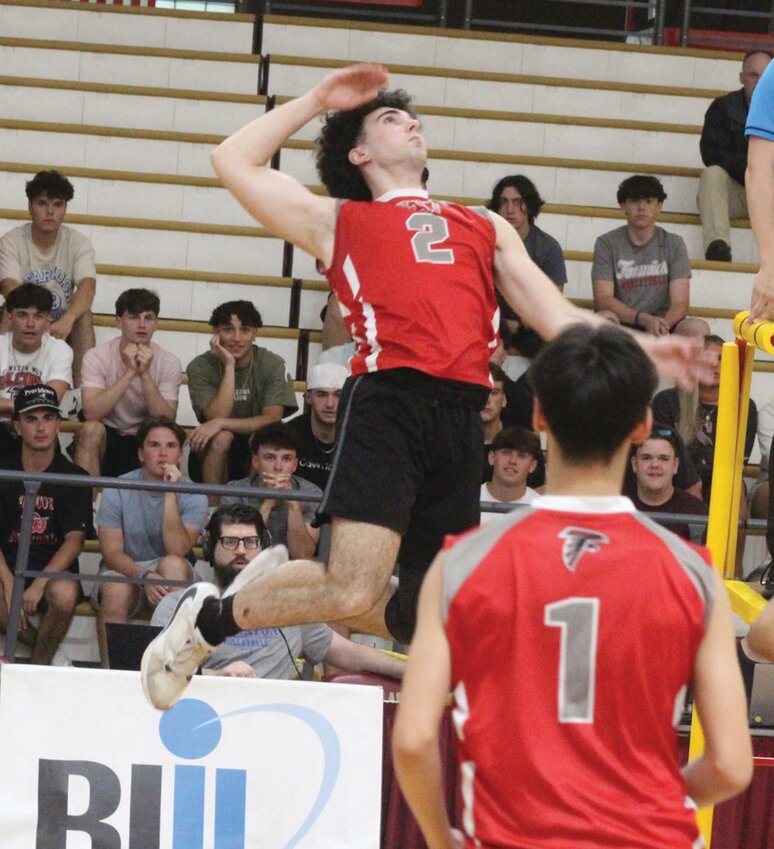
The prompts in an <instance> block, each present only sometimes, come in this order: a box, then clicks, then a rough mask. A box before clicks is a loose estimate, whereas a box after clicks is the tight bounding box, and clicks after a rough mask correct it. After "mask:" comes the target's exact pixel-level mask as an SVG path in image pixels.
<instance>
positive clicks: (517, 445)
mask: <svg viewBox="0 0 774 849" xmlns="http://www.w3.org/2000/svg"><path fill="white" fill-rule="evenodd" d="M542 453H543V452H542V451H541V449H540V437H539V436H538V435H537V434H536V433H534V432H533V431H531V430H525V429H524V428H522V427H506V428H505V429H504V430H501V431H500V433H498V434H497V436H495V438H494V439H493V440H492V445H491V448H490V449H489V465H490V466H491V467H492V480H491V481H490V482H489V483H482V484H481V502H482V503H483V502H485V501H497V502H500V503H501V504H529V503H530V502H531V501H534V500H535V498H537V495H538V494H537V492H536V491H535V490H534V489H532V488H531V487H530V486H527V479H528V478H529V476H530V475H531V474H532V473H533V472H534V471H535V469H537V466H538V459H539V458H540V457H541V455H542ZM499 515H502V514H500V513H485V512H483V511H482V512H481V524H482V525H483V524H485V523H486V522H491V521H492V519H494V518H496V517H497V516H499Z"/></svg>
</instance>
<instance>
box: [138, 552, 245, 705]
mask: <svg viewBox="0 0 774 849" xmlns="http://www.w3.org/2000/svg"><path fill="white" fill-rule="evenodd" d="M245 568H247V567H245ZM218 596H219V593H218V590H217V588H216V587H215V586H214V585H213V584H209V583H200V584H192V585H191V586H190V587H188V589H187V590H186V591H185V592H184V593H183V595H181V596H180V601H178V603H177V607H176V608H175V612H174V613H173V614H172V618H171V619H170V620H169V622H168V623H167V626H166V627H165V628H164V630H163V631H162V632H161V633H160V634H159V635H158V636H157V637H156V638H155V639H154V640H153V641H152V642H151V643H150V645H149V646H148V648H147V649H145V653H144V654H143V656H142V665H141V666H140V672H141V676H142V688H143V690H144V691H145V697H146V698H147V699H148V701H149V702H150V703H151V704H152V705H153V706H154V707H156V708H158V709H159V710H167V709H168V708H171V707H172V705H174V704H175V702H176V701H177V700H178V699H179V698H180V696H182V695H183V691H184V690H185V688H186V687H187V686H188V682H189V681H190V680H191V678H192V677H193V676H194V673H195V672H196V670H197V669H198V668H199V667H200V666H201V664H202V661H203V660H204V659H205V658H206V657H207V656H208V655H209V654H210V653H211V652H212V650H213V648H214V646H211V645H210V644H209V643H208V642H207V641H206V640H205V639H204V637H202V635H201V632H200V631H199V629H198V628H197V627H196V617H197V616H198V615H199V611H200V610H201V609H202V605H203V604H204V602H205V601H206V600H207V599H208V598H218Z"/></svg>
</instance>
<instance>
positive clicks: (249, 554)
mask: <svg viewBox="0 0 774 849" xmlns="http://www.w3.org/2000/svg"><path fill="white" fill-rule="evenodd" d="M264 533H265V525H264V523H263V519H262V518H261V515H260V513H259V512H258V511H257V510H255V509H254V508H252V507H248V506H247V505H246V504H230V505H228V506H225V507H218V509H217V510H216V511H215V512H214V513H213V514H212V517H211V519H210V521H209V524H208V525H207V536H208V542H207V546H206V551H205V557H207V559H208V560H209V562H210V565H211V566H212V568H213V571H214V573H215V579H214V582H213V583H214V584H215V586H216V587H217V588H218V590H219V591H220V592H221V593H223V592H225V591H226V590H228V589H229V587H233V585H234V581H235V580H236V579H237V578H238V576H239V574H240V572H241V571H242V570H243V569H244V568H245V566H247V564H248V563H249V562H250V561H251V560H252V559H253V558H254V557H255V556H256V555H257V554H258V553H259V552H260V551H261V549H262V548H263V544H267V541H266V540H265V539H264V540H263V544H262V538H263V535H264ZM203 547H204V546H203ZM232 591H233V590H232ZM180 595H181V592H175V593H170V594H169V595H167V596H165V597H164V598H163V599H162V600H161V602H160V603H159V605H158V607H157V608H156V610H155V611H154V612H153V618H152V619H151V624H152V625H161V626H164V625H166V624H167V622H169V620H170V619H171V618H172V613H173V612H174V610H175V605H176V604H177V601H178V599H179V597H180ZM297 659H302V660H304V661H306V662H308V663H310V664H311V665H312V666H316V665H317V664H319V663H323V662H325V663H330V664H333V666H335V667H336V668H337V669H340V670H343V671H346V672H373V673H376V674H377V675H387V676H390V677H392V678H401V677H403V668H404V666H405V664H404V662H403V661H402V660H399V659H398V658H395V657H391V656H390V655H388V654H385V653H384V652H380V651H377V650H376V649H373V648H371V647H370V646H363V645H358V644H357V643H353V642H351V641H350V640H348V639H346V638H345V637H342V636H340V635H339V634H337V633H336V632H335V631H333V630H332V629H331V628H329V627H328V626H327V625H322V624H317V625H300V626H291V627H288V628H257V629H254V630H252V631H245V632H244V633H241V634H238V635H237V636H236V637H229V638H227V639H226V640H225V642H223V643H222V644H221V645H219V646H218V647H217V648H216V649H215V651H213V653H212V654H211V655H210V656H209V657H208V658H207V660H206V661H205V662H204V664H203V666H202V674H203V675H225V676H228V677H232V678H274V679H286V680H287V679H294V678H300V677H302V675H301V672H302V670H301V669H300V668H299V667H300V665H299V664H298V663H297V662H296V660H297Z"/></svg>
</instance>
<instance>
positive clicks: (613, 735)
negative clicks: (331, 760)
mask: <svg viewBox="0 0 774 849" xmlns="http://www.w3.org/2000/svg"><path fill="white" fill-rule="evenodd" d="M530 377H531V381H532V385H533V388H534V390H535V397H536V404H535V412H534V422H535V425H536V427H537V428H538V429H539V430H541V431H545V432H546V433H547V436H548V450H549V456H550V457H551V462H550V463H549V464H548V467H547V481H546V492H547V493H548V494H547V495H546V496H544V497H541V498H539V499H537V500H536V501H534V502H532V504H531V505H530V507H529V508H527V509H525V510H521V511H519V512H517V513H512V514H510V515H509V516H506V517H503V518H501V519H498V520H496V521H494V522H491V523H489V524H487V525H486V526H485V528H483V529H482V530H480V531H477V532H473V533H471V534H467V535H466V536H464V537H462V538H461V539H459V540H458V541H456V542H455V543H452V544H449V545H447V547H446V548H445V550H444V551H443V552H442V553H441V554H439V555H438V557H437V559H436V562H435V564H434V565H433V567H432V568H431V569H430V571H429V573H428V575H427V579H426V580H425V582H424V586H423V588H422V593H421V596H420V602H419V621H418V624H417V629H416V635H415V639H414V641H413V643H412V644H411V653H410V655H409V662H408V666H407V669H406V674H405V677H404V683H403V688H402V692H401V702H400V708H399V710H398V718H397V720H396V725H395V730H394V733H393V751H394V763H395V768H396V770H397V772H398V778H399V780H400V784H401V787H402V788H403V792H404V794H405V796H406V799H407V801H408V803H409V805H410V806H411V808H412V810H413V811H414V814H415V816H416V818H417V820H418V822H419V824H420V825H421V827H422V830H423V832H424V835H425V839H426V840H427V844H428V846H429V847H430V849H454V847H462V846H463V845H464V846H466V847H470V849H472V847H474V846H476V847H482V849H493V847H498V849H537V847H541V849H549V847H550V849H592V847H593V849H603V847H609V849H624V847H625V849H698V847H699V846H702V845H703V842H702V841H701V838H700V837H699V833H698V830H697V827H696V816H695V811H694V808H695V806H696V805H699V806H702V805H707V804H711V803H714V802H719V801H721V800H723V799H726V798H728V797H729V796H732V795H734V794H736V793H739V792H741V791H742V790H743V789H744V788H745V787H746V786H747V784H748V783H749V781H750V778H751V776H752V749H751V743H750V734H749V730H748V728H747V715H746V714H747V711H746V700H745V695H744V688H743V685H742V678H741V674H740V671H739V665H738V663H737V661H736V648H735V644H734V639H733V635H732V631H731V610H730V604H729V601H728V596H727V594H726V590H725V587H724V586H723V583H722V581H721V580H720V577H719V575H718V573H717V572H716V571H715V570H714V569H713V568H712V566H711V565H710V563H709V552H707V551H706V550H704V549H699V548H697V547H693V546H691V545H689V544H688V543H686V542H684V541H683V540H681V539H680V538H679V537H677V536H675V535H674V534H672V533H670V532H669V531H667V530H664V529H663V528H661V527H660V526H659V525H657V524H655V522H653V521H652V520H651V519H649V518H647V517H646V516H645V515H644V514H641V513H637V512H636V511H635V510H634V506H633V505H632V503H631V501H629V499H628V498H624V497H622V496H621V495H620V492H621V483H622V481H623V474H624V465H625V463H626V462H627V460H628V456H629V448H630V446H631V444H632V443H634V444H639V443H640V442H642V441H643V440H644V439H646V438H647V436H648V434H649V433H650V431H651V427H652V417H651V414H650V409H649V406H648V405H649V403H650V398H651V396H652V394H653V390H654V389H655V387H656V375H655V372H654V370H653V368H652V366H651V365H650V363H649V362H648V359H647V357H646V356H645V354H644V352H643V351H642V349H641V348H639V347H638V345H637V344H636V343H635V342H634V340H633V339H632V338H631V337H630V336H628V335H626V334H625V333H624V332H623V331H621V330H619V329H617V328H614V327H603V328H601V329H596V330H595V329H594V328H591V327H582V326H576V327H573V328H571V329H569V330H566V331H564V332H563V333H562V334H561V335H560V336H559V337H558V338H557V339H555V340H554V341H553V342H551V343H550V344H549V345H547V346H546V347H545V348H544V349H543V351H542V352H541V353H540V354H539V355H538V357H537V358H536V360H535V361H534V363H533V365H532V367H531V369H530ZM689 683H692V686H693V692H694V697H695V704H696V709H697V710H698V712H699V716H700V718H701V722H702V727H703V729H704V734H705V741H706V748H705V751H704V754H703V755H702V756H701V757H699V758H697V759H696V760H694V761H692V762H691V763H689V764H688V765H687V766H685V767H683V769H682V770H681V769H680V766H679V763H678V757H677V731H676V725H677V722H678V720H679V718H680V714H681V711H682V706H683V701H684V698H685V692H686V688H687V686H688V684H689ZM450 690H452V691H453V692H454V708H453V712H452V715H453V717H454V727H455V730H456V744H457V752H458V755H459V759H460V767H461V770H460V771H461V776H462V798H463V800H464V805H465V809H464V813H463V823H464V828H465V838H463V836H462V835H461V834H460V833H459V832H456V831H454V830H452V828H451V826H450V824H449V820H448V818H447V814H446V806H445V803H444V797H443V792H442V784H441V769H440V764H439V758H438V726H439V723H440V720H441V717H442V715H443V712H444V710H445V707H446V700H447V695H448V693H449V691H450ZM686 797H688V798H686Z"/></svg>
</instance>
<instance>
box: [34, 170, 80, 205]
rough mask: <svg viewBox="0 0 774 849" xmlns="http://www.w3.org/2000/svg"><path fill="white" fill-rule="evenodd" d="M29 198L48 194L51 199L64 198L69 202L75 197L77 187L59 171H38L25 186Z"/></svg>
mask: <svg viewBox="0 0 774 849" xmlns="http://www.w3.org/2000/svg"><path fill="white" fill-rule="evenodd" d="M24 191H25V193H26V195H27V200H34V199H35V198H36V197H40V196H41V195H48V197H49V198H51V200H63V201H65V203H68V202H69V201H71V200H72V199H73V195H74V194H75V189H73V184H72V183H71V182H70V181H69V180H68V179H67V177H65V176H64V175H63V174H60V173H59V172H58V171H54V170H53V169H52V170H50V171H38V173H37V174H36V175H35V176H34V177H33V178H32V179H31V180H30V181H29V182H28V183H27V185H26V186H25V190H24Z"/></svg>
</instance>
